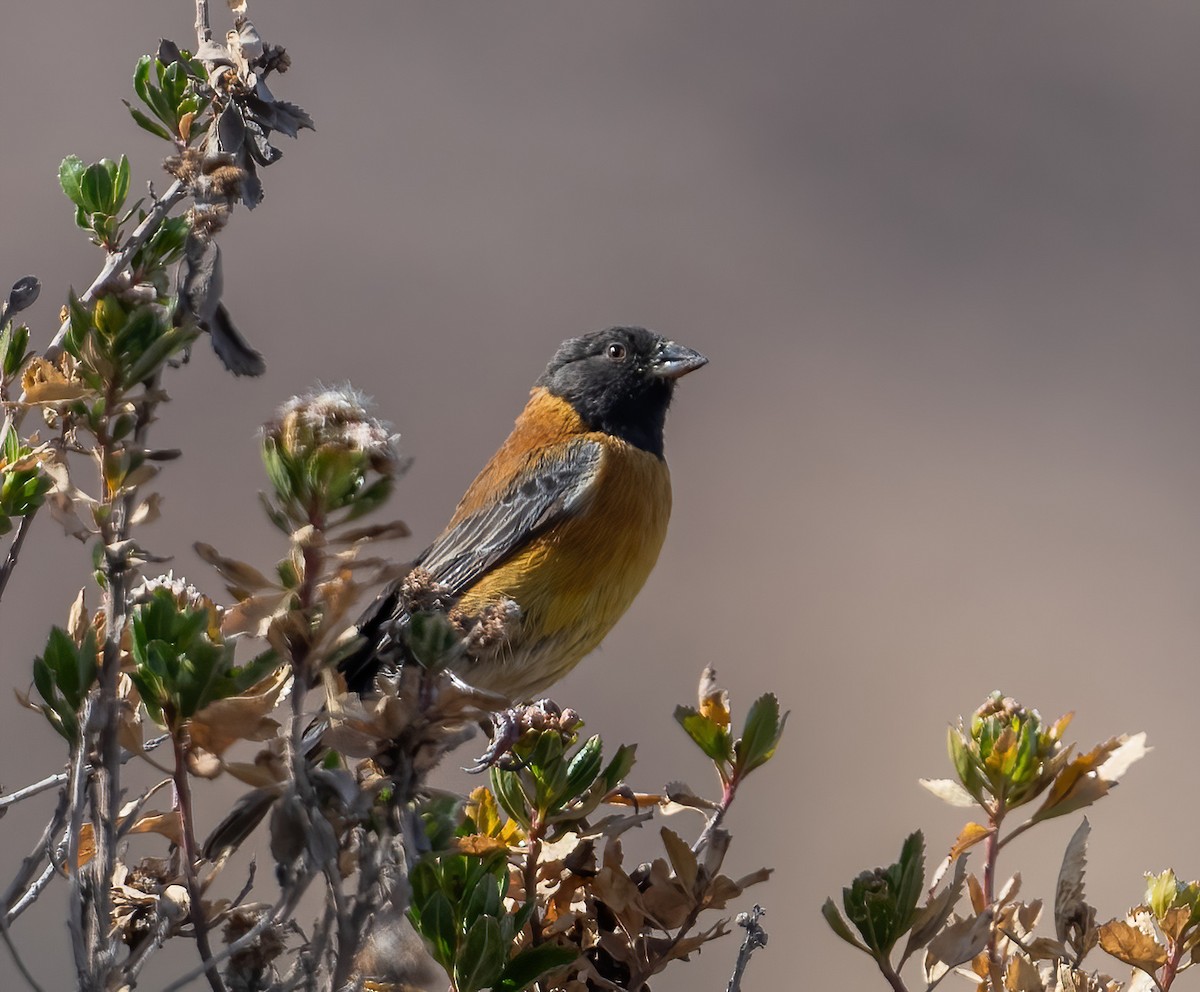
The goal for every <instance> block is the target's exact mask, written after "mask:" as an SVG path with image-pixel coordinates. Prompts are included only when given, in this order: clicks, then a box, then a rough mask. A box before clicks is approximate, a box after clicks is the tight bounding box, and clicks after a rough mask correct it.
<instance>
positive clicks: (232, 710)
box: [189, 668, 291, 757]
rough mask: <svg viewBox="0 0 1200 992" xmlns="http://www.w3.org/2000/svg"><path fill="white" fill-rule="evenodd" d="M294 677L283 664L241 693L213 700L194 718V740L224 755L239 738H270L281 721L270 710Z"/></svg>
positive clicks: (213, 751) (195, 742)
mask: <svg viewBox="0 0 1200 992" xmlns="http://www.w3.org/2000/svg"><path fill="white" fill-rule="evenodd" d="M290 679H291V675H290V674H289V672H288V671H287V669H286V668H280V669H278V670H277V671H275V672H273V673H272V674H271V675H269V676H267V677H266V678H265V679H263V680H262V681H261V682H258V683H257V684H256V685H254V686H252V687H251V688H250V689H248V690H247V691H246V692H245V693H244V694H242V695H240V696H229V697H227V698H225V699H217V700H214V701H213V702H211V703H209V704H208V705H207V706H205V707H204V708H203V709H202V710H200V712H199V713H197V714H196V715H195V716H194V717H192V719H191V722H190V724H189V731H190V734H191V738H192V744H193V745H194V746H195V747H197V748H202V749H204V750H205V751H208V752H210V753H211V754H214V755H216V756H217V757H221V756H222V755H223V754H224V753H225V752H226V751H227V750H228V749H229V748H230V747H232V746H233V745H234V744H236V743H237V742H238V741H265V740H269V739H270V738H271V737H273V736H274V735H275V733H276V731H278V729H279V723H278V721H276V720H273V719H271V718H270V717H269V716H267V714H268V713H270V712H271V711H272V710H273V709H275V704H276V703H277V702H278V701H279V696H280V693H281V692H282V691H283V689H284V687H285V686H286V685H288V684H289V682H290Z"/></svg>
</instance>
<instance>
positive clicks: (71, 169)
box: [58, 155, 84, 207]
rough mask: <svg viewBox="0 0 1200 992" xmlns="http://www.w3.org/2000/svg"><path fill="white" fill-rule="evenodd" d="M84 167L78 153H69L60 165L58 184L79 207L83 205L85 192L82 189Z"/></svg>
mask: <svg viewBox="0 0 1200 992" xmlns="http://www.w3.org/2000/svg"><path fill="white" fill-rule="evenodd" d="M83 169H84V165H83V159H81V158H80V157H79V156H78V155H68V156H67V157H66V158H64V159H63V160H62V163H61V164H60V165H59V167H58V184H59V185H60V186H61V187H62V191H63V192H64V193H66V194H67V199H68V200H70V201H71V202H72V203H74V204H75V205H76V206H77V207H81V206H82V205H83V194H82V192H81V191H80V182H81V180H82V179H83Z"/></svg>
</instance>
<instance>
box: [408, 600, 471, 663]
mask: <svg viewBox="0 0 1200 992" xmlns="http://www.w3.org/2000/svg"><path fill="white" fill-rule="evenodd" d="M405 639H406V640H407V641H408V646H409V649H410V650H411V651H412V654H413V658H414V659H415V660H416V661H417V663H418V664H419V665H421V667H423V668H428V669H431V670H433V671H437V670H438V669H440V668H442V667H443V666H444V665H445V664H446V662H447V661H449V660H450V655H451V652H453V651H454V650H455V649H456V648H457V647H458V645H459V643H460V641H461V639H462V638H461V635H460V634H459V633H458V631H457V630H455V629H454V627H452V626H451V624H450V621H449V620H448V619H446V615H445V614H444V613H414V614H413V615H412V617H411V618H410V619H409V623H408V627H407V628H405Z"/></svg>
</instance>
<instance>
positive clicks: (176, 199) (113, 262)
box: [21, 179, 188, 400]
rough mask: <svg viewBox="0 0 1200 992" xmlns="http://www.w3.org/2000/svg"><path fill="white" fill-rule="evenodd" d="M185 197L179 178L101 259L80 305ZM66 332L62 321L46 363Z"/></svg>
mask: <svg viewBox="0 0 1200 992" xmlns="http://www.w3.org/2000/svg"><path fill="white" fill-rule="evenodd" d="M187 194H188V187H187V184H186V183H184V181H183V180H182V179H176V180H175V182H173V183H171V185H170V186H169V187H167V191H166V192H165V193H164V194H163V195H162V197H161V198H160V199H157V200H155V201H154V206H153V207H151V208H150V212H149V213H148V214H146V217H145V219H144V220H143V221H142V222H141V223H140V224H138V226H137V227H135V228H134V229H133V233H132V234H130V235H129V237H128V238H127V239H126V240H125V244H123V245H122V246H121V248H120V250H119V251H115V252H112V253H111V254H110V255H109V256H108V257H107V258H106V259H105V260H104V266H103V267H102V268H101V269H100V274H99V275H98V276H96V278H95V279H93V280H92V284H91V285H90V286H88V288H87V289H86V290H84V291H83V295H81V296H80V297H79V302H80V303H82V304H85V305H86V304H88V303H91V302H92V300H94V299H95V298H96V297H97V296H99V295H100V292H101V291H102V290H103V289H105V287H107V285H108V282H109V280H110V279H112V278H113V277H114V276H115V275H117V274H118V273H120V272H122V271H123V270H124V269H125V268H126V267H127V266H128V265H129V263H130V262H131V261H133V256H134V255H135V254H137V251H138V249H139V248H141V247H142V245H144V244H145V243H146V242H147V241H149V240H150V238H152V237H153V236H154V233H155V232H156V231H157V230H158V228H159V225H161V224H162V222H163V221H164V220H166V218H167V214H169V213H170V212H171V211H172V210H174V209H175V207H176V206H177V205H178V204H179V203H180V201H181V200H183V198H184V197H185V196H187ZM70 329H71V321H70V320H64V321H63V322H62V324H61V325H60V326H59V328H58V332H57V333H56V334H55V335H54V338H53V339H52V340H51V341H50V344H49V345H48V346H47V347H46V350H45V352H44V357H45V358H46V359H47V360H48V361H54V360H55V359H56V358H58V356H59V355H60V354H61V353H62V346H63V342H64V341H65V340H66V338H67V331H69V330H70ZM24 398H25V394H24V393H22V394H21V399H22V400H24Z"/></svg>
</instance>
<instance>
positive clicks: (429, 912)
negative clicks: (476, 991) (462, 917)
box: [410, 890, 458, 972]
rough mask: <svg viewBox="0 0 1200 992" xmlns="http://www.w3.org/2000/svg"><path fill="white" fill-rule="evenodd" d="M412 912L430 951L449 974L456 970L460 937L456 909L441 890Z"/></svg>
mask: <svg viewBox="0 0 1200 992" xmlns="http://www.w3.org/2000/svg"><path fill="white" fill-rule="evenodd" d="M415 909H416V911H415V912H410V918H411V919H412V922H413V926H414V927H416V929H417V932H418V933H420V934H421V936H422V937H424V938H425V940H426V942H427V943H428V944H429V951H430V953H431V954H432V955H433V956H434V958H435V959H436V960H437V962H438V964H440V965H441V966H442V967H443V968H445V969H446V971H447V972H452V971H453V969H454V961H455V957H456V952H457V949H458V937H457V933H456V927H455V922H454V907H453V906H451V904H450V900H449V899H448V898H447V897H446V894H445V893H444V892H442V891H441V890H437V891H435V892H432V893H431V894H430V896H429V898H428V899H427V900H426V901H425V902H424V903H422V904H421V906H420V907H419V908H415Z"/></svg>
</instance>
